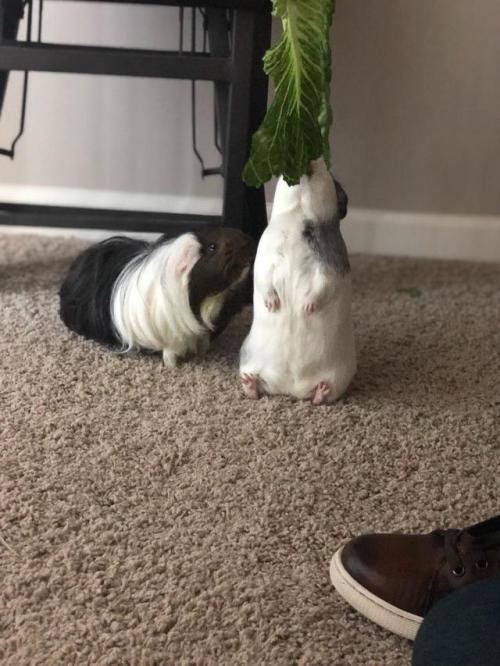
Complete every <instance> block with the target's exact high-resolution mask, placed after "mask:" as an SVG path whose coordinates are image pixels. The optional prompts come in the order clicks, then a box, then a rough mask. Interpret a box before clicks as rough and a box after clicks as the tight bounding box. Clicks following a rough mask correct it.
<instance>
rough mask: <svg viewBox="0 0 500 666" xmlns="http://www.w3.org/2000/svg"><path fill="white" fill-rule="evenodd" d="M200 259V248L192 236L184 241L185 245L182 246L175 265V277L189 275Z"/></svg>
mask: <svg viewBox="0 0 500 666" xmlns="http://www.w3.org/2000/svg"><path fill="white" fill-rule="evenodd" d="M200 257H201V247H200V244H199V243H198V241H197V240H196V238H194V237H193V236H191V237H188V238H187V239H186V243H185V244H184V245H183V246H182V248H181V251H180V254H179V256H178V258H177V259H176V263H175V275H176V276H177V277H181V276H182V275H184V274H187V273H190V272H191V269H192V268H193V266H194V265H195V263H196V262H197V261H198V259H199V258H200Z"/></svg>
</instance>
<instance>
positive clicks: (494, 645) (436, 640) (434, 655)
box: [412, 577, 500, 666]
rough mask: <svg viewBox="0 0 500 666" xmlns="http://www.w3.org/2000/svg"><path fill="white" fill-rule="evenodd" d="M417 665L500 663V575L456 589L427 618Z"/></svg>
mask: <svg viewBox="0 0 500 666" xmlns="http://www.w3.org/2000/svg"><path fill="white" fill-rule="evenodd" d="M412 665H413V666H499V665H500V578H497V577H495V578H488V579H486V580H482V581H480V582H479V583H473V584H472V585H468V586H467V587H464V588H463V589H461V590H459V591H458V592H453V593H452V594H450V595H448V596H447V597H445V598H444V599H442V600H441V601H440V602H438V603H437V604H436V605H435V606H434V607H433V608H432V609H431V611H430V612H429V613H428V615H427V616H426V617H425V619H424V622H423V623H422V626H421V627H420V631H419V632H418V634H417V638H416V639H415V645H414V649H413V659H412Z"/></svg>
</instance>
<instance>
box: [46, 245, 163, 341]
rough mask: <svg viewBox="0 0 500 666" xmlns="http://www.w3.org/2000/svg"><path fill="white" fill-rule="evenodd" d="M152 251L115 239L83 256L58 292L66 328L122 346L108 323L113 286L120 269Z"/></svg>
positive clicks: (70, 271)
mask: <svg viewBox="0 0 500 666" xmlns="http://www.w3.org/2000/svg"><path fill="white" fill-rule="evenodd" d="M162 240H163V239H160V241H162ZM152 247H154V246H151V245H150V244H149V243H147V242H145V241H139V240H135V239H132V238H125V237H123V236H115V237H113V238H109V239H107V240H105V241H103V242H102V243H98V244H96V245H92V246H91V247H89V248H87V249H86V250H85V251H84V252H82V254H81V255H80V256H78V257H77V258H76V259H75V261H74V262H73V264H72V265H71V267H70V269H69V272H68V274H67V275H66V278H65V280H64V282H63V284H62V286H61V289H60V291H59V297H60V310H59V314H60V316H61V319H62V320H63V322H64V323H65V324H66V326H67V327H68V328H69V329H71V330H72V331H75V333H78V334H79V335H83V336H84V337H85V338H90V339H92V340H97V342H101V343H103V344H107V345H114V344H117V343H119V342H121V341H120V340H118V338H117V337H116V334H115V331H114V330H113V323H112V321H111V293H112V291H113V286H114V284H115V282H116V280H117V279H118V276H119V275H120V273H121V272H122V271H123V269H124V268H125V267H126V266H127V265H128V264H129V263H130V262H131V261H132V260H133V259H135V258H136V257H138V256H139V255H142V254H145V253H147V252H148V251H149V250H150V249H151V248H152Z"/></svg>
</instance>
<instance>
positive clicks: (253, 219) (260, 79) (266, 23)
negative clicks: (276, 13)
mask: <svg viewBox="0 0 500 666" xmlns="http://www.w3.org/2000/svg"><path fill="white" fill-rule="evenodd" d="M271 22H272V20H271V13H270V12H260V13H258V14H257V21H256V26H255V30H254V45H253V62H252V78H251V82H252V83H251V90H250V100H251V101H250V126H249V132H248V139H247V145H248V148H249V147H250V142H251V139H252V135H253V133H254V132H255V131H256V130H257V129H258V127H259V125H260V124H261V122H262V120H263V118H264V116H265V114H266V110H267V96H268V78H267V75H266V74H265V73H264V69H263V63H262V58H263V57H264V54H265V52H266V50H267V49H268V48H269V43H270V41H271ZM245 198H246V214H247V216H248V219H249V224H248V225H247V227H248V231H249V233H250V234H251V235H252V236H253V237H254V238H255V240H259V238H260V237H261V235H262V232H263V231H264V229H265V228H266V226H267V209H266V193H265V190H264V187H259V188H258V189H257V188H254V187H246V186H245Z"/></svg>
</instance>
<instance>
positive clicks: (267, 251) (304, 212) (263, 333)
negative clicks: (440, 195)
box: [240, 160, 356, 405]
mask: <svg viewBox="0 0 500 666" xmlns="http://www.w3.org/2000/svg"><path fill="white" fill-rule="evenodd" d="M336 185H337V186H338V188H339V193H341V195H342V201H340V206H341V208H345V206H346V198H345V193H344V192H343V190H341V188H340V186H339V185H338V184H336V183H335V182H334V180H333V177H332V176H331V174H330V172H329V171H328V169H327V167H326V165H325V163H324V161H323V160H316V161H314V162H312V163H311V167H310V171H309V173H308V174H307V175H305V176H303V177H302V178H301V180H300V183H299V184H298V185H295V186H292V187H290V186H288V185H287V184H286V182H285V181H284V180H283V178H281V179H280V180H279V182H278V185H277V188H276V193H275V198H274V205H273V211H272V215H271V219H270V221H269V225H268V227H267V229H266V230H265V231H264V233H263V234H262V237H261V240H260V243H259V247H258V250H257V256H256V260H255V266H254V299H253V303H254V316H253V322H252V327H251V330H250V333H249V334H248V336H247V338H246V340H245V342H244V343H243V347H242V349H241V354H240V375H241V379H242V382H243V389H244V391H245V393H246V395H247V396H248V397H249V398H254V399H256V398H258V397H260V396H261V395H263V394H288V395H291V396H294V397H295V398H299V399H310V400H312V402H313V403H314V404H315V405H319V404H321V403H325V402H331V401H334V400H336V399H338V398H339V397H340V396H341V395H342V394H343V393H344V391H345V390H346V389H347V387H348V385H349V383H350V382H351V380H352V378H353V376H354V374H355V372H356V352H355V346H354V333H353V325H352V318H351V300H352V288H351V274H350V266H349V258H348V255H347V249H346V246H345V243H344V240H343V238H342V235H341V233H340V217H341V215H339V201H338V200H337V188H336ZM344 213H345V210H344Z"/></svg>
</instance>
